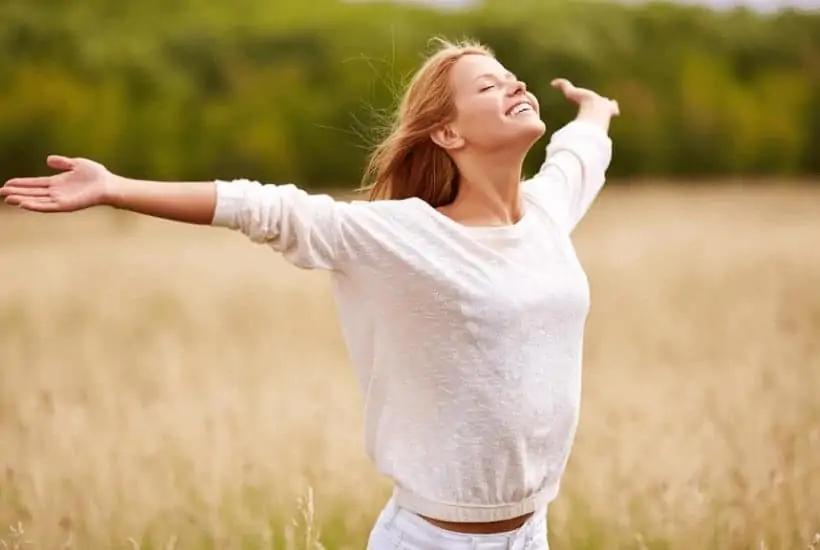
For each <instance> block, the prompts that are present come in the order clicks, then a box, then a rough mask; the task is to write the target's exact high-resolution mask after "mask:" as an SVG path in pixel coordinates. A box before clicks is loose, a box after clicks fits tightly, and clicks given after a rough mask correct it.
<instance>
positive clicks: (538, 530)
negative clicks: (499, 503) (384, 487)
mask: <svg viewBox="0 0 820 550" xmlns="http://www.w3.org/2000/svg"><path fill="white" fill-rule="evenodd" d="M381 521H382V522H383V526H384V529H385V530H386V534H387V536H388V537H389V538H390V540H391V542H392V544H393V545H395V547H396V548H399V547H403V546H402V544H404V543H408V544H411V545H413V547H414V548H425V549H427V548H429V549H433V548H435V549H437V550H524V549H525V548H531V547H532V544H533V542H534V541H542V542H543V543H542V545H539V546H537V547H538V548H542V547H544V548H547V547H548V546H547V545H546V537H547V514H546V510H545V509H544V510H541V511H538V512H536V513H535V514H534V515H533V516H532V517H530V518H529V519H528V520H527V521H526V523H524V524H523V525H522V526H521V527H519V528H518V529H515V530H514V531H508V532H505V533H493V534H481V535H477V534H472V533H471V534H467V533H457V532H453V531H448V530H445V529H442V528H440V527H437V526H435V525H433V524H432V523H430V522H428V521H426V520H425V519H424V518H422V517H420V516H419V515H417V514H415V513H413V512H411V511H410V510H407V509H405V508H402V507H400V506H399V505H397V503H396V500H395V498H391V499H390V501H389V502H388V503H387V506H385V508H384V510H383V512H382V517H381Z"/></svg>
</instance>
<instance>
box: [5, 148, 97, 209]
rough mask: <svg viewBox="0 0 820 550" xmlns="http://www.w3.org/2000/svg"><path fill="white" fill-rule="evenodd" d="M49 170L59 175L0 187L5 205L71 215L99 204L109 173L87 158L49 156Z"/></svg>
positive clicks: (22, 179) (17, 179)
mask: <svg viewBox="0 0 820 550" xmlns="http://www.w3.org/2000/svg"><path fill="white" fill-rule="evenodd" d="M48 165H49V166H50V167H51V168H54V169H57V170H62V172H60V173H59V174H55V175H52V176H46V177H37V178H15V179H12V180H9V181H8V182H7V183H6V185H4V186H3V187H2V188H0V195H2V196H3V197H5V201H6V202H7V203H8V204H12V205H17V206H20V207H21V208H25V209H26V210H34V211H38V212H73V211H76V210H82V209H83V208H88V207H89V206H94V205H97V204H100V202H101V199H102V197H103V196H104V193H105V185H106V181H107V179H108V175H109V172H108V170H106V168H105V167H104V166H103V165H101V164H99V163H96V162H94V161H91V160H87V159H68V158H65V157H59V156H51V157H49V158H48Z"/></svg>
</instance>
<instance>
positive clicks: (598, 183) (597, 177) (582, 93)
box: [524, 79, 620, 234]
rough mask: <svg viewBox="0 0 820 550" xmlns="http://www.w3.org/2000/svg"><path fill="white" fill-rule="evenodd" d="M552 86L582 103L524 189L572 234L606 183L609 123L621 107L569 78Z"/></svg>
mask: <svg viewBox="0 0 820 550" xmlns="http://www.w3.org/2000/svg"><path fill="white" fill-rule="evenodd" d="M553 86H554V87H555V88H557V89H558V90H560V91H561V92H562V93H563V94H564V96H565V97H566V98H567V99H568V100H570V101H572V102H573V103H576V104H577V105H578V114H577V116H576V117H575V120H573V121H572V122H570V123H569V124H567V125H566V126H564V127H563V128H560V129H559V130H558V131H557V132H555V133H554V134H553V136H552V138H551V139H550V142H549V145H548V146H547V158H546V160H545V162H544V164H543V165H542V166H541V170H540V171H539V172H538V174H536V175H535V177H533V178H532V179H531V180H529V181H527V182H525V187H524V188H525V190H526V191H527V192H529V193H530V194H531V195H532V196H533V197H535V198H536V200H537V202H538V203H539V204H540V205H541V207H542V208H544V209H545V210H546V211H548V212H549V214H550V216H551V217H552V218H553V220H554V221H555V222H556V223H557V224H558V225H559V226H560V227H561V229H562V230H563V231H564V232H565V233H567V234H569V233H571V232H572V231H573V229H575V226H576V225H577V224H578V222H580V221H581V219H582V218H583V217H584V215H585V214H586V212H587V210H588V209H589V207H590V206H591V205H592V202H593V201H594V200H595V198H596V197H597V196H598V193H599V192H600V190H601V188H602V187H603V185H604V182H605V180H606V170H607V168H608V167H609V163H610V161H611V159H612V140H611V139H610V137H609V135H608V131H609V123H610V120H611V119H612V117H614V116H617V115H619V114H620V111H619V108H618V103H617V102H616V101H613V100H611V99H607V98H605V97H602V96H600V95H598V94H597V93H595V92H593V91H591V90H587V89H584V88H577V87H575V86H574V85H572V84H571V83H570V82H569V81H567V80H565V79H558V80H555V81H553Z"/></svg>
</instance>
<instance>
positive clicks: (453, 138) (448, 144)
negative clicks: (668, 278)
mask: <svg viewBox="0 0 820 550" xmlns="http://www.w3.org/2000/svg"><path fill="white" fill-rule="evenodd" d="M430 139H432V140H433V143H435V144H436V145H438V146H439V147H441V148H442V149H444V150H445V151H453V150H455V149H460V148H461V147H463V146H464V138H462V137H461V136H460V135H459V133H458V131H457V130H456V129H455V128H454V127H453V126H452V125H451V124H445V125H444V126H442V127H440V128H437V129H436V130H433V132H432V133H431V134H430Z"/></svg>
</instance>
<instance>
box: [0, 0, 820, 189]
mask: <svg viewBox="0 0 820 550" xmlns="http://www.w3.org/2000/svg"><path fill="white" fill-rule="evenodd" d="M434 35H444V36H447V37H448V38H460V37H466V36H469V37H473V38H477V39H479V40H481V41H483V42H485V43H487V44H488V45H489V46H490V47H492V48H493V49H494V50H495V51H496V53H497V54H498V55H499V57H500V59H501V61H502V62H503V63H504V64H505V65H507V66H509V67H510V68H511V69H512V70H513V71H515V72H516V73H517V74H519V75H520V76H521V77H522V78H524V79H525V80H527V82H528V83H529V85H530V88H531V89H533V91H534V92H535V93H536V94H537V95H538V96H539V98H540V99H541V102H542V104H543V108H544V111H545V113H546V114H545V116H546V120H547V123H548V125H549V127H550V128H551V129H552V130H554V129H555V128H557V127H558V126H560V125H562V124H564V123H566V122H567V121H569V120H570V118H571V117H572V116H573V114H574V112H573V109H572V107H571V106H570V105H568V104H567V103H566V102H565V101H564V100H563V99H562V98H561V97H560V95H559V94H558V93H557V92H555V91H553V90H552V89H551V88H549V81H550V80H551V79H552V78H554V77H556V76H566V77H568V78H570V79H573V80H574V81H576V83H577V84H579V85H583V86H586V87H592V88H594V89H596V90H598V91H600V92H601V93H603V94H607V95H611V96H613V97H615V98H617V99H618V100H619V102H620V105H621V110H622V113H623V116H622V117H621V118H620V119H619V120H617V121H616V122H615V123H614V125H613V128H612V135H613V138H614V139H615V143H616V155H615V160H614V162H613V166H612V171H611V173H612V174H613V175H616V176H629V177H636V176H658V175H661V176H675V177H678V176H679V177H690V178H691V177H698V176H703V177H707V176H710V177H711V176H716V175H717V176H719V175H749V174H762V175H795V174H808V173H815V174H816V173H820V145H818V144H820V14H808V13H799V12H781V13H779V14H777V15H775V16H762V15H759V14H756V13H753V12H750V11H745V10H734V11H730V12H713V11H710V10H706V9H703V8H695V7H683V6H676V5H670V4H661V3H652V4H642V5H619V4H614V3H604V2H598V3H594V4H591V3H587V2H581V1H573V2H567V1H564V0H562V1H548V0H488V1H487V2H485V3H484V4H483V5H482V6H481V7H480V8H478V9H473V10H469V11H435V10H432V9H429V8H424V7H420V6H413V5H397V4H393V3H384V4H375V3H363V2H350V3H345V2H340V1H338V0H232V1H231V2H217V1H215V0H140V1H139V2H119V1H116V2H115V1H114V0H82V1H81V2H66V1H65V0H5V1H4V2H0V78H2V83H3V84H2V86H0V167H2V168H0V178H2V179H6V178H5V177H10V176H14V175H23V174H25V175H29V174H39V173H44V172H45V171H47V169H46V168H45V166H44V162H43V161H44V157H45V155H47V154H49V153H55V152H57V153H61V154H66V155H72V156H85V157H90V158H94V159H95V160H98V161H100V162H103V163H105V164H106V165H108V166H109V168H111V169H112V170H114V171H116V172H119V173H123V174H126V175H129V176H132V177H150V178H153V179H211V178H216V177H222V178H229V177H237V176H242V177H251V178H258V179H262V180H265V181H275V182H282V181H294V182H298V183H299V184H300V185H304V186H306V187H310V186H336V185H343V186H353V185H356V184H358V182H359V179H360V174H361V169H362V166H363V162H364V158H365V155H366V153H367V148H368V147H369V146H370V145H371V144H372V142H373V140H374V139H376V138H377V137H378V132H377V130H378V129H379V127H380V126H383V125H384V115H385V114H389V110H390V109H391V107H392V106H393V105H394V99H395V94H396V93H397V92H398V91H400V90H401V85H402V83H403V82H404V81H405V80H406V78H407V77H409V75H410V74H411V72H412V71H413V70H414V69H415V68H416V67H417V66H418V64H419V62H420V61H421V60H422V56H423V55H424V53H425V52H426V51H427V47H428V44H429V39H430V38H431V37H432V36H434ZM546 139H547V138H546V137H545V138H544V142H542V143H540V144H539V146H538V147H536V148H534V150H533V153H532V155H531V156H530V158H529V159H528V165H527V170H528V171H529V172H532V171H533V170H535V169H536V168H537V166H538V163H539V162H540V161H541V160H542V158H543V145H544V144H545V141H546Z"/></svg>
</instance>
